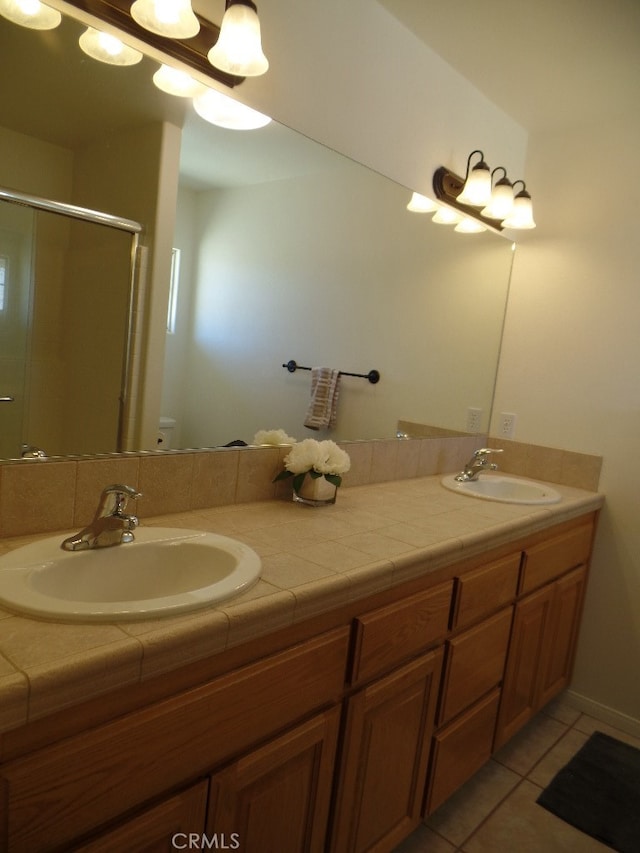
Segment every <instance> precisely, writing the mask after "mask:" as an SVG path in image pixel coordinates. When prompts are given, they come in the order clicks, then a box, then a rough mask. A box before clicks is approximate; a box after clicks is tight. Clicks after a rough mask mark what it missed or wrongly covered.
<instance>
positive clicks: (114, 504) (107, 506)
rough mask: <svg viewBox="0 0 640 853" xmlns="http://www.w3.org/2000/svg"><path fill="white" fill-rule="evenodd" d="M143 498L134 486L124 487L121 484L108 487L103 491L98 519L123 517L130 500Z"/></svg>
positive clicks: (97, 513)
mask: <svg viewBox="0 0 640 853" xmlns="http://www.w3.org/2000/svg"><path fill="white" fill-rule="evenodd" d="M141 497H142V493H141V492H139V491H138V490H137V489H134V487H133V486H123V485H121V484H119V483H116V484H114V485H113V486H107V487H106V488H104V489H103V490H102V495H101V497H100V505H99V507H98V511H97V512H96V518H100V517H104V516H107V515H122V514H123V513H124V509H125V507H126V505H127V501H128V500H129V499H130V498H131V499H133V500H136V499H138V498H141Z"/></svg>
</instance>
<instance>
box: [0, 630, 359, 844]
mask: <svg viewBox="0 0 640 853" xmlns="http://www.w3.org/2000/svg"><path fill="white" fill-rule="evenodd" d="M348 635H349V632H348V629H347V628H344V629H337V630H335V631H331V632H329V633H328V634H324V635H322V636H321V637H318V638H316V639H314V640H310V641H309V642H306V643H301V644H299V645H297V646H293V647H292V648H290V649H287V650H286V651H284V652H280V653H278V654H275V655H272V656H270V657H268V658H265V659H264V660H262V661H259V662H258V663H255V664H250V665H249V666H245V667H242V668H241V669H238V670H236V671H234V672H231V673H229V674H227V675H223V676H221V677H219V678H216V679H214V680H213V681H211V682H209V683H208V684H205V685H203V686H201V687H197V688H195V689H193V690H188V691H186V692H185V693H182V694H180V695H178V696H174V697H172V698H170V699H167V700H164V701H162V702H158V703H157V704H155V705H152V706H150V707H149V708H145V709H143V710H140V711H136V712H133V713H131V714H129V715H127V716H125V717H122V718H120V719H118V720H115V721H114V722H112V723H108V724H107V725H104V726H99V727H98V728H95V729H93V730H92V731H89V732H86V733H83V734H81V735H77V736H75V737H71V738H68V739H66V740H65V741H61V742H60V743H59V744H55V745H53V746H50V747H47V748H45V749H42V750H40V751H38V752H35V753H33V754H32V755H29V756H27V757H26V758H20V759H17V760H15V761H12V762H9V763H7V764H6V765H4V767H3V768H2V771H1V773H0V792H1V793H2V795H3V799H4V806H5V808H7V807H8V808H7V811H6V813H8V814H9V819H8V821H6V822H5V825H4V826H3V827H0V831H1V832H3V833H6V836H7V837H0V849H3V850H16V851H17V850H36V849H37V850H38V851H39V853H45V851H48V850H52V849H56V848H60V847H63V846H64V845H65V843H66V842H68V841H70V840H71V839H73V838H75V837H79V836H80V835H82V834H84V833H86V832H89V831H91V830H92V829H93V828H94V827H97V826H100V825H101V824H102V823H106V822H107V821H110V820H112V819H114V818H116V817H117V816H118V815H120V814H123V813H124V812H125V811H126V810H128V809H132V808H134V807H136V806H137V805H141V804H143V803H144V802H146V801H148V800H150V799H152V798H154V797H157V796H159V795H161V794H162V793H164V792H165V791H168V790H170V789H171V788H172V787H176V786H178V785H180V784H183V783H184V782H188V781H189V780H191V779H195V778H198V776H202V775H204V774H205V773H206V772H208V771H209V770H211V769H212V768H213V767H214V766H215V765H216V764H218V763H221V762H222V761H224V760H226V759H227V758H230V757H232V756H234V755H236V754H238V753H240V752H241V751H244V750H246V749H247V748H248V747H250V746H251V745H253V744H254V743H257V742H258V741H260V740H263V739H265V738H267V737H269V736H270V735H272V734H273V733H275V732H276V731H278V730H279V729H282V728H284V727H285V726H287V725H290V724H291V723H293V722H295V721H296V720H297V719H300V718H302V717H303V716H305V715H306V714H308V713H310V712H311V711H313V710H315V709H317V708H320V707H322V706H323V705H327V704H329V703H333V702H337V701H339V699H340V697H341V695H342V690H343V688H344V673H345V668H346V656H347V648H348ZM1 805H2V803H0V810H1ZM3 844H4V846H3Z"/></svg>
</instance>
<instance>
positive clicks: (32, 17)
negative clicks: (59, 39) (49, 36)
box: [0, 0, 62, 30]
mask: <svg viewBox="0 0 640 853" xmlns="http://www.w3.org/2000/svg"><path fill="white" fill-rule="evenodd" d="M0 15H2V16H3V17H4V18H7V20H9V21H12V22H13V23H14V24H19V25H20V26H21V27H29V29H32V30H54V29H55V28H56V27H57V26H58V25H59V23H60V21H61V20H62V15H61V14H60V12H58V10H57V9H52V8H51V7H50V6H45V4H44V3H41V2H40V0H0Z"/></svg>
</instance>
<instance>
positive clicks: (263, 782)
mask: <svg viewBox="0 0 640 853" xmlns="http://www.w3.org/2000/svg"><path fill="white" fill-rule="evenodd" d="M339 722H340V708H339V707H336V708H333V709H331V710H330V711H326V712H325V713H323V714H319V715H318V716H316V717H313V719H311V720H309V721H308V722H306V723H302V724H301V725H299V726H296V728H294V729H293V730H291V731H290V732H287V733H286V734H284V735H282V736H280V737H278V738H276V739H275V740H273V741H271V742H270V743H268V744H266V745H265V746H263V747H261V748H259V749H257V750H255V751H254V752H252V753H250V754H249V755H247V756H246V757H244V758H241V759H240V760H238V761H236V762H234V763H233V764H232V765H230V766H229V767H227V768H226V769H225V770H222V771H220V772H219V773H216V774H215V775H214V776H212V778H211V799H210V805H209V813H208V819H207V837H208V838H210V839H211V838H214V837H216V838H218V839H221V838H224V839H225V843H227V844H228V845H229V848H230V849H238V850H241V851H242V853H300V851H302V850H304V851H305V853H315V851H317V853H320V851H322V850H324V844H325V840H326V834H327V820H328V815H329V805H330V801H331V787H332V781H333V769H334V761H335V752H336V743H337V739H338V728H339Z"/></svg>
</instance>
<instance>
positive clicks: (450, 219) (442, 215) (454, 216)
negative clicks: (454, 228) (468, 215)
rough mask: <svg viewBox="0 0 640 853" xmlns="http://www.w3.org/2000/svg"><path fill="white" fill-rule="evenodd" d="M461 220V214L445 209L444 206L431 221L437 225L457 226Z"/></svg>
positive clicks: (441, 206) (448, 208)
mask: <svg viewBox="0 0 640 853" xmlns="http://www.w3.org/2000/svg"><path fill="white" fill-rule="evenodd" d="M461 220H462V216H460V214H459V213H456V212H455V210H451V208H450V207H445V206H444V205H440V207H439V208H438V210H437V211H436V214H435V216H433V217H432V219H431V221H432V222H435V223H436V224H437V225H456V224H457V223H458V222H460V221H461Z"/></svg>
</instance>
